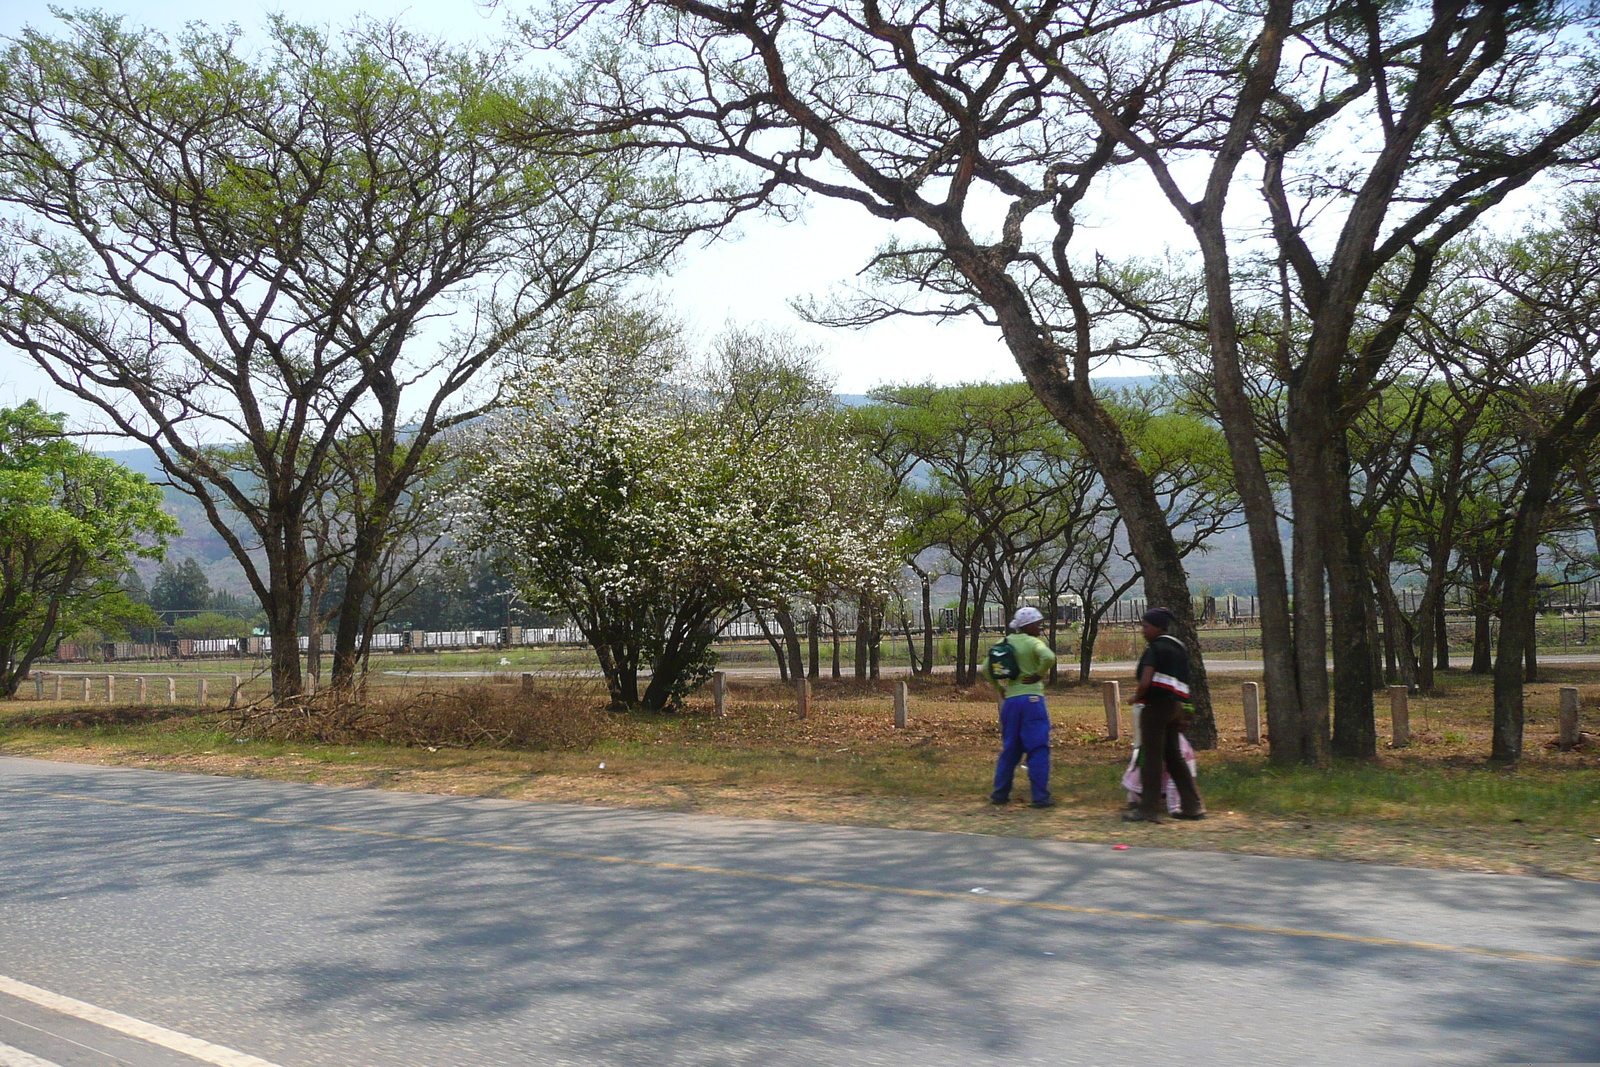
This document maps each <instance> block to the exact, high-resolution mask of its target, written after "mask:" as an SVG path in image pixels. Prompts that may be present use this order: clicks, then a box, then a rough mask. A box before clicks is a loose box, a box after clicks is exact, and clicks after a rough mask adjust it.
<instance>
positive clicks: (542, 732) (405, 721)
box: [234, 683, 607, 751]
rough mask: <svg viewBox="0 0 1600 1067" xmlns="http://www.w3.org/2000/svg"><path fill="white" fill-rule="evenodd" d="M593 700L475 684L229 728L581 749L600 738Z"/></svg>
mask: <svg viewBox="0 0 1600 1067" xmlns="http://www.w3.org/2000/svg"><path fill="white" fill-rule="evenodd" d="M599 703H600V699H599V698H598V695H597V694H596V693H595V692H594V691H593V689H592V687H589V686H582V687H579V686H572V687H568V688H557V687H546V688H541V689H538V690H535V691H533V692H531V693H529V692H523V691H521V690H513V689H507V688H505V687H496V686H494V685H491V684H486V683H479V684H475V685H467V686H462V687H461V688H458V689H449V690H439V691H432V690H430V691H425V692H420V693H418V692H407V693H394V694H390V693H383V692H379V693H377V694H368V695H366V696H363V697H361V698H358V699H343V700H340V699H337V698H324V699H312V700H311V701H309V702H307V703H306V704H304V705H301V706H294V707H280V708H260V709H249V710H247V711H245V712H244V713H242V714H241V715H240V716H239V718H238V719H237V720H236V721H235V723H234V727H235V729H237V730H238V731H239V732H240V733H243V734H247V735H250V736H253V737H259V738H271V739H274V740H283V741H320V742H324V743H328V744H341V745H343V744H355V743H358V742H363V741H379V742H384V743H387V744H394V745H427V746H432V747H436V748H469V747H482V748H513V749H531V750H536V751H538V750H546V749H553V748H583V747H586V746H588V745H591V744H593V743H595V742H596V741H598V740H600V738H601V737H603V736H604V735H605V732H606V727H607V718H606V713H605V711H604V710H603V709H602V708H601V707H600V706H599Z"/></svg>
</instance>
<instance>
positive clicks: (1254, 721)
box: [1244, 682, 1261, 745]
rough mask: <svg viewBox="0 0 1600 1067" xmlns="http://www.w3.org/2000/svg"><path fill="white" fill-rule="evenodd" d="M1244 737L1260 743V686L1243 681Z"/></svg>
mask: <svg viewBox="0 0 1600 1067" xmlns="http://www.w3.org/2000/svg"><path fill="white" fill-rule="evenodd" d="M1244 739H1245V741H1246V742H1248V743H1249V744H1252V745H1259V744H1260V743H1261V686H1260V685H1259V684H1257V683H1255V682H1246V683H1244Z"/></svg>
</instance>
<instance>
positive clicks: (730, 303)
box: [0, 0, 1176, 410]
mask: <svg viewBox="0 0 1600 1067" xmlns="http://www.w3.org/2000/svg"><path fill="white" fill-rule="evenodd" d="M61 6H66V7H72V6H74V5H72V4H71V3H65V4H62V5H61ZM94 6H99V7H101V8H103V9H104V10H107V11H111V12H115V13H123V14H126V15H128V16H129V17H130V18H131V19H132V20H134V21H135V22H137V23H141V24H143V25H147V26H150V27H152V28H155V29H158V30H162V31H169V32H170V31H173V30H176V29H179V28H181V27H182V26H183V25H184V24H185V23H186V22H189V21H193V20H198V21H205V22H211V23H217V22H220V21H224V20H226V21H232V22H237V23H239V24H240V25H241V26H243V27H245V28H246V29H247V30H248V29H250V28H252V27H256V26H260V25H261V24H262V23H263V22H264V21H265V18H266V16H267V14H268V13H269V12H281V13H283V14H285V15H287V16H289V17H290V18H293V19H296V20H299V21H305V22H311V23H315V24H332V25H338V24H340V23H344V22H348V21H350V20H351V19H353V18H354V17H356V16H358V15H362V14H365V15H368V16H372V17H375V18H384V19H387V18H398V19H400V20H402V21H404V22H406V23H408V24H410V25H412V26H414V27H416V28H418V29H419V30H422V31H424V32H428V33H433V34H438V35H441V36H445V37H448V38H451V39H454V40H461V41H465V40H469V39H473V38H488V37H492V36H494V35H496V34H497V32H498V31H499V29H500V27H501V25H502V22H503V19H504V17H505V14H506V13H509V12H514V11H515V10H517V9H520V8H521V7H523V6H525V5H524V4H523V3H521V2H519V0H509V2H508V3H507V4H505V5H502V6H501V7H500V8H499V10H498V11H494V10H489V9H486V8H485V7H483V6H481V5H476V4H474V3H472V2H471V0H423V2H418V3H412V4H393V5H388V4H384V3H382V0H367V2H363V0H283V2H280V3H269V2H263V0H244V2H242V3H235V4H230V5H227V6H225V7H219V6H218V5H216V4H214V3H202V2H200V0H143V2H140V0H105V2H104V3H102V4H99V5H94ZM49 7H50V4H49V3H48V2H47V0H0V34H3V35H6V36H10V35H12V34H14V33H16V32H17V31H18V30H19V29H21V28H22V27H23V26H24V25H33V26H35V27H40V28H43V27H46V26H49V25H51V24H53V23H54V21H55V20H54V19H53V17H52V16H51V14H50V10H49ZM1141 185H1142V183H1139V182H1136V181H1125V183H1124V184H1123V185H1121V186H1119V187H1113V188H1109V189H1106V190H1104V191H1103V192H1104V194H1105V196H1104V200H1103V204H1104V206H1103V208H1102V212H1103V217H1104V218H1105V219H1106V220H1107V221H1106V222H1105V223H1104V224H1103V225H1102V226H1101V227H1100V229H1099V230H1098V231H1095V232H1094V233H1093V234H1092V238H1093V240H1094V243H1096V244H1098V245H1099V246H1100V247H1101V248H1102V249H1103V250H1104V251H1106V252H1108V253H1112V254H1116V255H1126V254H1127V253H1128V252H1129V251H1132V250H1138V251H1141V252H1144V253H1155V252H1157V251H1159V249H1160V247H1161V241H1162V240H1163V237H1164V235H1165V234H1167V233H1171V232H1174V226H1173V223H1175V222H1176V218H1175V216H1174V215H1173V214H1172V212H1171V209H1170V208H1169V207H1168V206H1167V205H1166V203H1165V202H1164V201H1162V200H1161V199H1160V198H1159V197H1158V196H1156V195H1154V190H1153V189H1151V188H1149V187H1142V188H1141ZM889 233H890V229H889V227H888V225H887V224H885V223H882V222H880V221H878V220H875V219H873V218H871V217H870V216H868V215H867V214H866V213H865V212H864V211H861V210H860V209H859V208H856V207H854V206H853V205H848V204H843V203H839V202H816V203H814V204H812V205H811V206H810V208H809V209H808V210H807V212H806V214H805V216H804V217H803V218H802V219H801V220H800V221H798V222H794V223H789V224H778V223H775V222H769V221H766V220H760V219H752V220H749V221H747V222H746V223H745V224H744V225H743V226H742V227H741V231H740V232H739V233H737V234H735V235H733V236H732V237H730V238H729V239H725V240H720V241H717V242H716V243H714V244H712V245H710V246H709V247H705V246H695V247H691V248H689V249H686V250H685V251H684V252H683V254H682V257H681V260H680V262H679V263H678V264H677V266H676V267H675V269H673V270H672V271H671V273H670V276H669V277H666V278H664V279H662V280H661V282H660V283H659V285H660V287H661V288H662V289H664V290H665V291H666V292H668V293H669V294H670V295H671V297H672V299H673V301H674V303H675V304H676V305H677V306H678V307H679V308H680V309H681V310H682V312H683V313H684V314H685V315H686V317H687V318H688V319H689V320H690V322H691V323H692V324H693V325H694V326H695V327H696V329H697V330H698V331H700V332H701V333H703V334H706V335H709V334H712V333H715V332H716V331H717V330H718V329H719V328H720V327H721V326H722V325H723V323H725V322H728V321H730V320H733V321H738V322H744V323H768V324H772V325H777V326H783V327H788V328H791V329H793V330H794V331H795V332H796V333H799V334H801V335H802V336H804V337H807V338H808V339H811V340H813V341H815V342H816V343H818V344H820V345H821V346H823V348H824V351H825V353H826V356H825V361H826V363H827V365H828V366H829V368H830V369H831V370H832V371H833V373H834V374H835V375H836V376H837V380H838V389H839V391H841V392H846V393H859V392H864V391H866V390H867V389H868V388H870V387H871V386H873V385H876V384H879V383H882V382H896V381H921V380H925V379H929V378H932V379H934V380H936V381H940V382H958V381H970V380H985V379H989V380H1003V379H1011V380H1015V379H1017V378H1018V377H1019V375H1018V372H1017V369H1016V365H1015V363H1014V362H1013V361H1012V359H1011V357H1010V355H1009V353H1007V351H1006V350H1005V348H1004V346H1003V345H1002V344H1001V343H1000V342H999V340H998V336H997V334H996V333H995V331H993V330H990V329H988V328H986V327H984V326H982V325H981V324H978V323H976V322H972V323H945V324H935V323H932V322H930V321H926V320H914V321H905V322H889V323H882V324H879V325H877V326H874V327H871V328H870V329H866V330H860V331H844V330H828V329H820V328H816V327H811V326H808V325H806V324H804V323H802V322H801V321H800V320H799V319H798V318H797V317H796V316H795V314H794V313H793V311H792V310H791V309H790V307H789V304H788V302H789V301H790V300H792V299H794V298H797V297H805V296H808V295H825V294H826V293H827V292H828V290H829V289H830V287H832V286H834V285H837V284H841V283H847V282H848V281H849V280H850V278H851V277H852V276H853V275H854V274H855V273H856V272H857V271H859V270H860V269H861V268H862V267H863V266H864V265H865V264H866V262H867V260H868V258H869V257H870V255H871V253H872V251H873V249H874V248H876V247H877V246H878V244H879V243H880V242H881V241H882V240H883V239H884V238H885V237H886V236H887V235H888V234H889ZM905 236H906V237H908V238H914V237H915V236H916V231H915V230H914V229H913V228H907V229H906V231H905ZM1144 372H1146V370H1145V368H1143V367H1142V366H1141V365H1139V364H1124V365H1121V366H1114V367H1108V368H1106V371H1105V373H1108V374H1130V373H1131V374H1137V373H1144ZM30 396H31V397H37V398H38V399H40V400H42V401H44V402H46V403H47V404H53V405H55V406H56V407H57V408H58V409H59V408H61V407H68V408H69V410H70V409H71V408H72V405H70V404H69V403H68V402H67V401H66V399H65V398H63V397H60V396H58V395H57V394H55V393H54V392H53V390H52V389H51V387H50V385H49V383H48V382H47V381H46V380H45V379H44V378H43V376H42V375H41V374H39V372H38V371H36V370H35V369H33V368H32V366H31V364H27V365H24V363H23V361H22V360H21V358H20V357H19V356H17V355H16V354H15V353H13V352H11V351H9V350H4V349H0V405H5V406H10V405H12V404H14V403H17V402H18V401H20V400H22V399H25V398H27V397H30Z"/></svg>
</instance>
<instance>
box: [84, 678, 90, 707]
mask: <svg viewBox="0 0 1600 1067" xmlns="http://www.w3.org/2000/svg"><path fill="white" fill-rule="evenodd" d="M83 702H84V703H85V704H87V703H89V676H88V675H87V674H86V675H84V676H83Z"/></svg>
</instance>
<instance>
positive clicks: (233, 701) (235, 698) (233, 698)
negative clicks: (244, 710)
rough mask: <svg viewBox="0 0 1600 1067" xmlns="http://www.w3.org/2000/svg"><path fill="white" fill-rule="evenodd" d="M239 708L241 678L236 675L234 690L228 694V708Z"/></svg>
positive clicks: (234, 677)
mask: <svg viewBox="0 0 1600 1067" xmlns="http://www.w3.org/2000/svg"><path fill="white" fill-rule="evenodd" d="M238 706H239V676H238V675H237V674H236V675H234V676H233V689H232V690H231V691H230V692H229V693H228V707H230V708H236V707H238Z"/></svg>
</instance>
